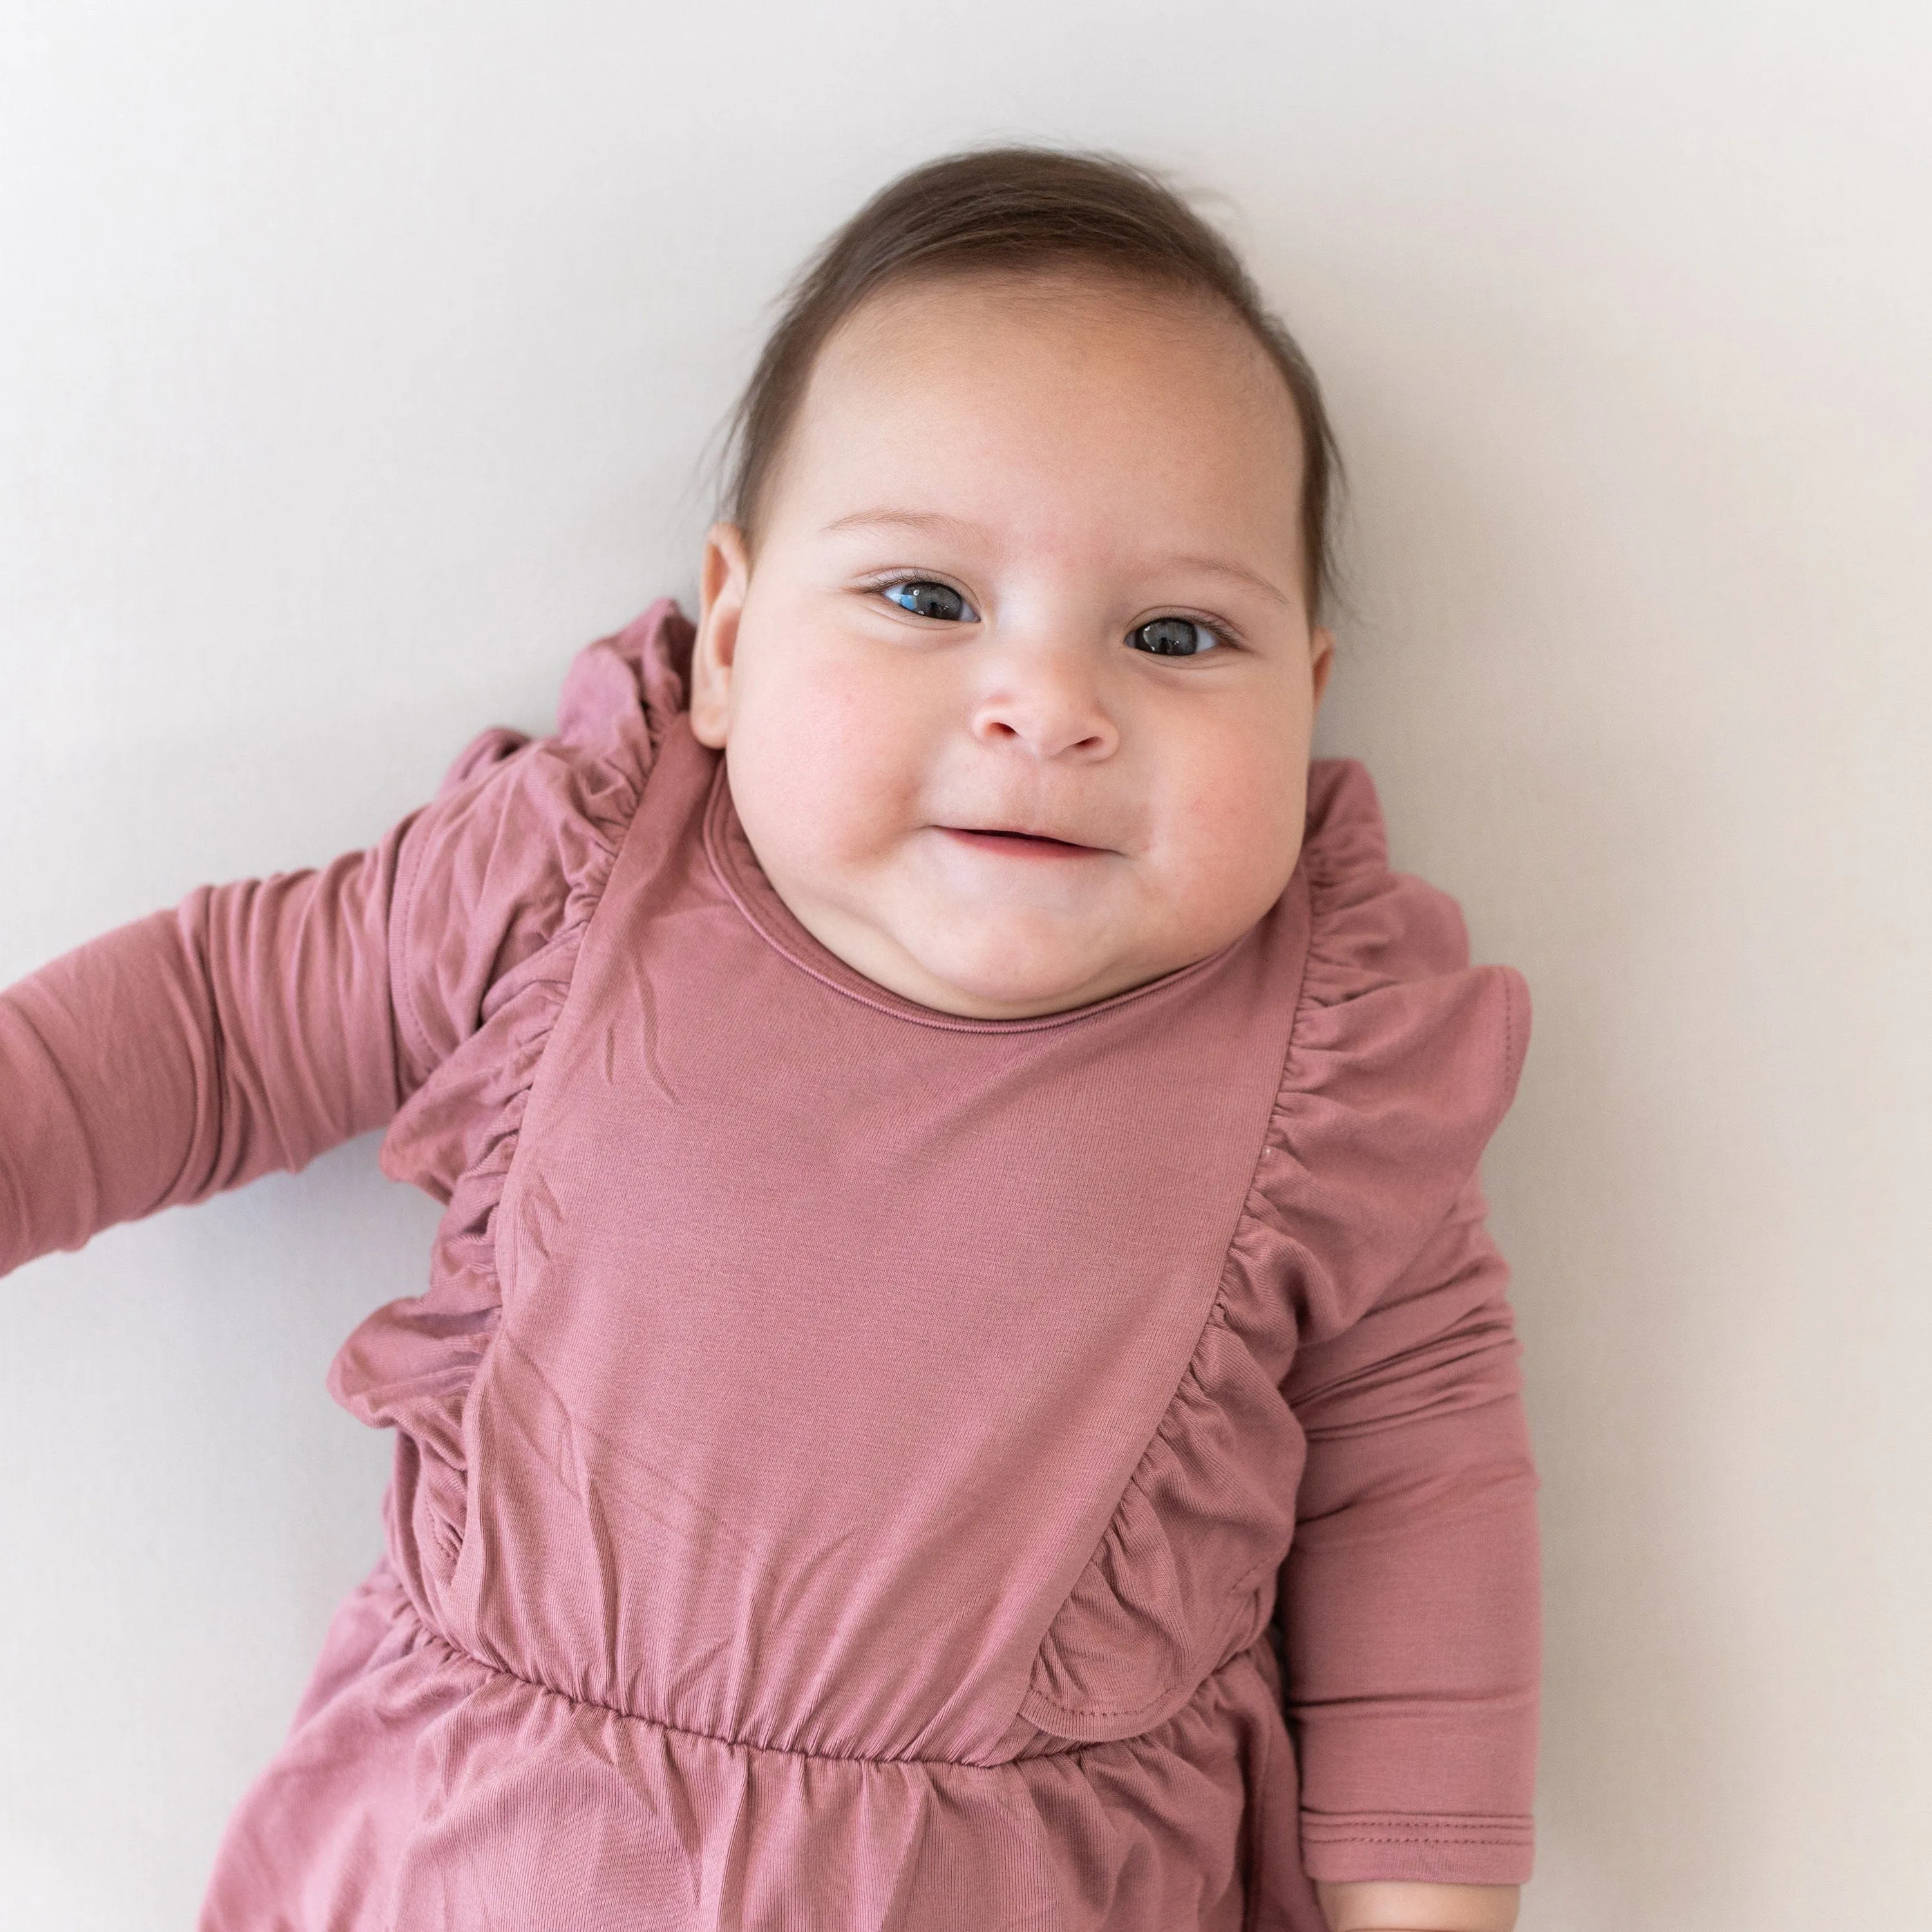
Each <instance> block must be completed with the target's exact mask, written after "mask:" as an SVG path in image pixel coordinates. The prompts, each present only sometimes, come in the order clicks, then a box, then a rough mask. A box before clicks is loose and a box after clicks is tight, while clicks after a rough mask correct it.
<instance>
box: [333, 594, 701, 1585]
mask: <svg viewBox="0 0 1932 1932" xmlns="http://www.w3.org/2000/svg"><path fill="white" fill-rule="evenodd" d="M693 637H694V633H693V631H692V628H691V625H690V623H689V622H688V619H685V616H683V615H682V613H681V612H680V611H679V610H678V608H677V607H676V604H674V603H673V602H672V601H671V600H670V599H669V598H661V599H660V600H659V601H658V602H656V603H655V604H652V606H651V607H650V608H649V610H646V611H645V612H644V613H643V615H642V616H640V617H639V618H638V619H637V621H636V622H634V623H633V624H631V625H629V626H628V628H626V629H625V630H623V631H619V632H617V633H616V634H613V635H612V636H610V637H604V638H602V639H600V640H598V642H596V643H592V644H590V645H589V646H586V647H585V648H584V649H583V650H581V651H580V652H578V653H577V656H576V657H575V658H574V659H573V661H571V665H570V667H569V669H568V672H567V673H566V674H565V679H564V682H563V685H562V691H561V694H560V696H559V702H558V707H557V729H556V733H555V734H554V736H551V737H548V738H544V739H532V738H530V737H529V736H528V735H527V734H526V733H521V732H517V731H513V730H507V729H505V728H503V727H493V728H492V729H490V730H486V731H484V732H482V733H479V734H478V736H476V737H475V738H474V739H472V740H471V741H470V742H469V744H468V745H466V746H465V747H464V748H463V751H462V752H461V753H460V754H459V755H458V757H457V759H456V760H455V763H454V764H452V766H451V767H450V769H449V772H448V774H447V775H446V777H445V778H444V780H443V784H442V785H441V787H440V788H439V790H438V791H437V795H436V797H435V798H434V800H433V801H432V802H431V804H430V805H428V807H427V808H425V810H424V811H423V812H422V814H419V823H417V824H416V826H413V827H412V828H411V832H410V839H409V843H410V846H412V847H413V850H408V849H406V853H405V857H404V864H403V865H402V867H401V868H399V877H398V889H397V890H398V913H397V914H396V915H395V918H394V919H393V920H392V942H391V956H392V974H393V976H394V980H395V1007H396V1010H397V1014H398V1034H399V1038H400V1044H401V1051H402V1054H403V1056H404V1061H405V1064H408V1062H409V1060H410V1057H411V1056H419V1057H420V1058H422V1059H427V1060H428V1061H430V1062H431V1064H430V1066H429V1070H428V1073H427V1075H426V1077H425V1078H424V1079H422V1083H421V1085H419V1086H418V1087H416V1090H415V1091H414V1092H413V1093H412V1094H410V1097H409V1099H408V1100H407V1101H406V1102H405V1103H404V1106H402V1108H401V1109H400V1111H399V1112H398V1113H397V1115H396V1116H395V1119H394V1121H392V1124H391V1125H390V1127H389V1132H388V1133H387V1134H386V1136H385V1137H384V1139H383V1145H382V1150H381V1154H380V1162H381V1166H382V1168H383V1172H384V1173H386V1175H389V1177H390V1178H392V1180H397V1181H410V1182H412V1183H413V1184H415V1185H416V1186H418V1187H422V1188H423V1189H424V1190H425V1191H427V1192H428V1193H431V1194H432V1195H434V1196H435V1197H436V1198H437V1199H439V1200H440V1201H442V1202H444V1203H445V1204H446V1205H445V1210H444V1213H443V1220H442V1222H441V1223H440V1226H439V1228H438V1229H437V1237H436V1240H435V1243H434V1247H433V1248H432V1250H431V1261H430V1287H429V1289H428V1292H427V1293H425V1294H424V1295H420V1296H416V1297H411V1298H407V1299H404V1300H402V1301H393V1302H391V1303H390V1304H388V1305H387V1306H386V1307H383V1308H380V1309H379V1310H377V1311H376V1313H374V1314H373V1315H371V1316H370V1317H369V1318H368V1319H367V1320H366V1321H365V1322H363V1323H362V1325H360V1326H359V1328H357V1329H356V1331H355V1332H354V1333H353V1334H351V1335H350V1337H349V1339H348V1340H347V1342H346V1343H344V1345H343V1347H342V1349H341V1351H340V1352H339V1353H338V1355H337V1357H336V1359H335V1364H334V1365H333V1367H332V1369H331V1370H330V1373H329V1388H330V1391H331V1393H332V1394H333V1395H334V1396H335V1399H336V1400H338V1402H340V1403H341V1404H342V1405H343V1406H344V1408H346V1409H348V1411H349V1412H350V1414H352V1415H355V1416H356V1417H357V1418H359V1420H361V1421H364V1422H365V1423H368V1424H370V1425H371V1427H377V1428H383V1427H395V1429H396V1430H397V1432H398V1435H397V1460H396V1469H395V1481H394V1484H393V1485H392V1489H391V1492H390V1495H389V1502H388V1505H387V1507H388V1511H389V1532H390V1534H389V1544H390V1549H391V1553H392V1560H394V1562H395V1564H396V1567H397V1568H398V1573H399V1574H400V1575H401V1579H402V1580H403V1583H404V1586H405V1588H406V1589H408V1590H409V1591H410V1594H411V1595H412V1596H413V1597H414V1598H415V1599H416V1602H417V1604H418V1605H419V1608H421V1609H422V1610H423V1611H424V1612H425V1613H426V1614H427V1615H428V1617H429V1618H430V1619H431V1621H432V1622H438V1621H440V1616H439V1613H440V1611H441V1610H442V1608H443V1604H442V1598H443V1590H444V1589H445V1586H446V1585H447V1583H448V1581H449V1577H450V1576H451V1574H452V1572H453V1571H454V1568H455V1562H456V1559H457V1556H458V1552H459V1550H460V1547H461V1542H462V1537H463V1522H464V1515H465V1511H466V1502H467V1497H466V1487H467V1485H466V1472H467V1461H466V1454H465V1450H464V1446H463V1410H464V1406H465V1403H466V1398H467V1397H468V1394H469V1389H470V1388H471V1386H472V1384H473V1383H474V1382H475V1378H476V1375H477V1372H478V1369H479V1368H480V1367H481V1364H482V1361H483V1359H484V1356H485V1355H486V1354H487V1352H488V1349H489V1347H490V1342H491V1340H492V1338H493V1336H494V1334H495V1333H496V1326H497V1322H498V1318H499V1314H500V1313H501V1309H502V1291H501V1288H500V1285H499V1281H498V1277H497V1272H496V1254H495V1247H494V1241H493V1224H494V1221H495V1217H496V1209H497V1207H498V1205H499V1202H501V1200H502V1195H503V1189H504V1184H505V1181H506V1180H507V1178H508V1175H509V1171H510V1166H511V1161H512V1160H514V1157H515V1154H516V1149H517V1137H518V1135H519V1133H520V1130H521V1127H522V1124H523V1115H524V1112H525V1110H526V1107H527V1106H528V1104H529V1095H530V1090H531V1088H532V1084H533V1083H534V1082H535V1078H536V1071H537V1067H538V1063H539V1061H541V1059H542V1057H543V1054H544V1049H545V1047H546V1046H547V1045H548V1044H549V1041H550V1034H551V1031H552V1029H553V1028H554V1026H555V1025H556V1021H557V1019H558V1017H559V1015H560V1014H561V1013H562V1010H563V1007H564V1003H565V999H566V998H567V997H568V993H569V990H570V983H571V976H572V974H573V973H574V971H575V968H576V964H577V955H578V953H579V951H580V948H581V945H582V942H583V934H584V932H585V929H586V928H587V927H588V926H589V922H590V919H591V916H592V913H594V912H595V910H596V907H597V905H598V901H599V900H600V899H601V897H602V896H603V893H604V888H605V886H607V883H609V880H610V873H611V870H612V868H613V866H614V865H615V864H616V857H617V853H618V851H619V848H620V847H621V846H622V843H623V840H624V837H625V833H626V832H627V831H628V829H629V826H630V824H631V820H632V819H633V818H634V816H635V815H636V813H637V808H638V806H639V805H640V803H641V802H642V799H643V788H644V784H645V781H646V779H647V778H648V777H649V773H650V771H651V769H652V766H653V765H654V764H655V760H656V756H657V751H658V747H659V745H661V742H662V741H663V737H664V732H665V730H667V728H668V727H669V725H670V721H671V720H672V719H673V718H674V717H675V716H676V714H677V713H678V712H679V711H681V710H682V709H683V708H684V706H685V681H686V678H687V676H688V667H689V663H690V654H691V643H692V640H693ZM479 945H480V946H481V947H482V948H483V949H484V954H485V956H484V957H482V958H481V959H480V960H479V961H478V962H477V963H476V964H475V966H474V968H472V971H470V973H469V975H468V977H467V980H466V975H465V972H464V970H463V969H464V966H465V965H466V962H467V959H468V956H470V955H473V954H475V952H476V950H477V949H478V947H479ZM458 1009H460V1010H458ZM439 1030H440V1037H439ZM445 1041H446V1042H447V1043H448V1044H447V1046H446V1050H443V1051H439V1050H438V1049H439V1047H440V1046H442V1045H443V1043H444V1042H445Z"/></svg>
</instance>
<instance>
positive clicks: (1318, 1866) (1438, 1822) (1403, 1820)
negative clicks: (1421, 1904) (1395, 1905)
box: [1301, 1811, 1535, 1885]
mask: <svg viewBox="0 0 1932 1932" xmlns="http://www.w3.org/2000/svg"><path fill="white" fill-rule="evenodd" d="M1534 1849H1535V1826H1534V1824H1533V1823H1532V1820H1529V1819H1528V1818H1525V1817H1502V1818H1486V1817H1475V1816H1473V1815H1470V1814H1459V1815H1457V1816H1454V1817H1423V1816H1420V1815H1415V1814H1411V1815H1409V1816H1406V1817H1390V1816H1388V1815H1378V1814H1373V1813H1369V1812H1337V1811H1304V1812H1303V1813H1302V1814H1301V1859H1302V1866H1303V1869H1304V1870H1305V1871H1306V1872H1307V1874H1308V1876H1310V1878H1311V1879H1319V1880H1321V1881H1322V1883H1324V1884H1325V1885H1347V1884H1352V1883H1358V1882H1362V1881H1364V1880H1371V1879H1382V1880H1384V1881H1397V1880H1406V1881H1407V1882H1410V1883H1412V1884H1421V1885H1431V1884H1433V1885H1521V1884H1522V1883H1523V1882H1524V1881H1525V1880H1526V1879H1528V1878H1529V1875H1530V1866H1531V1862H1532V1852H1533V1851H1534Z"/></svg>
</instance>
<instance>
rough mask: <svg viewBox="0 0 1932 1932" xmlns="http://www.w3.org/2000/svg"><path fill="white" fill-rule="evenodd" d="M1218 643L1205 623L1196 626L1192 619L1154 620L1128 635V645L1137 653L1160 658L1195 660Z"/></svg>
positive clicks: (1218, 640) (1217, 639)
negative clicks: (1141, 652)
mask: <svg viewBox="0 0 1932 1932" xmlns="http://www.w3.org/2000/svg"><path fill="white" fill-rule="evenodd" d="M1220 641H1221V640H1220V637H1217V635H1216V634H1214V631H1211V630H1210V629H1208V626H1207V625H1205V624H1197V623H1196V622H1195V621H1194V619H1193V618H1192V617H1157V618H1155V619H1154V621H1153V622H1151V623H1149V624H1143V625H1141V626H1140V628H1139V629H1138V630H1133V631H1129V632H1128V633H1127V642H1128V643H1130V644H1131V645H1133V647H1134V649H1136V650H1137V651H1146V652H1148V653H1149V654H1150V655H1152V656H1154V657H1160V658H1198V657H1199V656H1201V655H1202V654H1203V653H1204V652H1208V651H1211V650H1212V649H1214V647H1215V646H1216V645H1217V644H1218V643H1220Z"/></svg>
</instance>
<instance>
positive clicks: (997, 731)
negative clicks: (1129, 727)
mask: <svg viewBox="0 0 1932 1932" xmlns="http://www.w3.org/2000/svg"><path fill="white" fill-rule="evenodd" d="M973 730H974V735H975V736H977V737H979V738H980V739H983V740H985V741H986V742H989V743H1004V744H1006V745H1010V746H1011V747H1012V748H1014V749H1016V750H1025V751H1030V752H1031V753H1032V754H1033V755H1034V757H1040V758H1059V757H1078V758H1100V757H1106V756H1107V755H1108V754H1109V753H1111V752H1112V751H1113V750H1114V748H1115V746H1116V745H1118V743H1119V742H1120V732H1119V729H1118V727H1117V726H1116V724H1115V721H1114V719H1113V718H1112V715H1111V714H1110V712H1109V709H1108V707H1107V705H1106V701H1105V697H1104V694H1103V691H1101V688H1100V679H1099V678H1098V676H1097V674H1096V668H1095V667H1094V666H1093V665H1092V664H1091V662H1089V661H1088V660H1087V657H1086V654H1085V652H1082V651H1081V650H1080V649H1078V647H1073V648H1068V647H1064V646H1041V647H1040V648H1037V649H1016V650H1013V651H1009V652H1003V653H1001V658H1000V661H999V663H998V668H997V670H995V673H994V675H993V676H992V677H991V678H990V679H989V680H988V682H986V685H984V686H983V688H982V690H981V691H980V695H979V697H978V698H977V701H976V703H975V706H974V717H973Z"/></svg>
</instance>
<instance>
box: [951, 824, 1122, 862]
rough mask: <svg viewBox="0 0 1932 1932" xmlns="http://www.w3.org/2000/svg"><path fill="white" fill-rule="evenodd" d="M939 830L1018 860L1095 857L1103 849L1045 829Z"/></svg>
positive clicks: (959, 827) (960, 827)
mask: <svg viewBox="0 0 1932 1932" xmlns="http://www.w3.org/2000/svg"><path fill="white" fill-rule="evenodd" d="M939 829H940V830H941V832H944V833H945V834H946V835H947V837H948V838H951V839H953V840H955V841H957V842H958V843H959V844H962V845H966V846H970V847H973V848H974V850H978V851H982V852H998V853H1004V854H1005V855H1006V856H1007V857H1009V858H1015V859H1096V858H1098V857H1099V856H1100V853H1101V851H1102V850H1103V848H1102V847H1100V846H1097V845H1081V844H1076V843H1075V842H1074V841H1073V840H1072V839H1070V838H1052V837H1050V836H1049V835H1048V834H1047V833H1046V832H1016V831H1007V830H1002V829H998V828H997V827H994V826H970V825H942V826H940V827H939Z"/></svg>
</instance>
